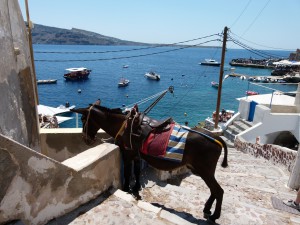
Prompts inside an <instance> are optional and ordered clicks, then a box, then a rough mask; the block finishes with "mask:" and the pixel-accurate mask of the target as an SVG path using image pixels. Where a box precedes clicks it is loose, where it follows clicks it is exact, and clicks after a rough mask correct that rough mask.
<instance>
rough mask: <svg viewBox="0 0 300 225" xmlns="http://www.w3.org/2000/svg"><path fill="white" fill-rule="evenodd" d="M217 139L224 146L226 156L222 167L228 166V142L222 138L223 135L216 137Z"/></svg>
mask: <svg viewBox="0 0 300 225" xmlns="http://www.w3.org/2000/svg"><path fill="white" fill-rule="evenodd" d="M216 139H217V140H218V141H219V142H221V143H222V145H223V148H224V158H223V162H222V164H221V166H222V167H224V168H225V167H227V166H228V160H227V156H228V149H227V144H226V142H225V141H224V140H223V139H222V138H221V137H216Z"/></svg>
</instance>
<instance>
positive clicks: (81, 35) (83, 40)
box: [32, 24, 146, 45]
mask: <svg viewBox="0 0 300 225" xmlns="http://www.w3.org/2000/svg"><path fill="white" fill-rule="evenodd" d="M32 42H33V44H64V45H146V44H145V43H138V42H132V41H125V40H120V39H117V38H113V37H108V36H104V35H101V34H98V33H94V32H90V31H85V30H80V29H76V28H72V29H71V30H68V29H61V28H56V27H48V26H44V25H39V24H35V25H34V28H33V29H32Z"/></svg>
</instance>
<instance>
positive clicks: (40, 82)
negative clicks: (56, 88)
mask: <svg viewBox="0 0 300 225" xmlns="http://www.w3.org/2000/svg"><path fill="white" fill-rule="evenodd" d="M36 83H37V84H56V83H57V80H55V79H49V80H37V81H36Z"/></svg>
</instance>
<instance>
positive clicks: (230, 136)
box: [223, 129, 235, 142]
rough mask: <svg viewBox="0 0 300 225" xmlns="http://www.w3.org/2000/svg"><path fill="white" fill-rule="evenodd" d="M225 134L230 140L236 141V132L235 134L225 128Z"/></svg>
mask: <svg viewBox="0 0 300 225" xmlns="http://www.w3.org/2000/svg"><path fill="white" fill-rule="evenodd" d="M223 135H224V137H225V138H227V139H228V140H229V141H231V142H234V139H235V134H233V133H232V132H231V131H230V130H228V129H227V130H224V131H223Z"/></svg>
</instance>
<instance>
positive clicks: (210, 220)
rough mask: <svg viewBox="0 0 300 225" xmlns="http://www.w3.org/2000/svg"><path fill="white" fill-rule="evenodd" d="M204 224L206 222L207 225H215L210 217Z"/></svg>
mask: <svg viewBox="0 0 300 225" xmlns="http://www.w3.org/2000/svg"><path fill="white" fill-rule="evenodd" d="M206 222H207V223H208V224H213V225H215V224H216V222H215V220H214V219H211V218H210V217H208V219H207V220H206Z"/></svg>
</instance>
